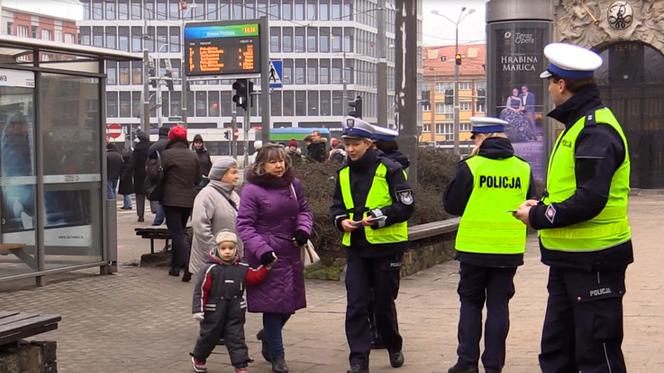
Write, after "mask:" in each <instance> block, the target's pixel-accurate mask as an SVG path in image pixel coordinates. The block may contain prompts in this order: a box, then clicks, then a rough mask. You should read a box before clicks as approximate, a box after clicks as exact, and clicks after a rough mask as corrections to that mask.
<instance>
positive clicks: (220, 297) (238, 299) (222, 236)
mask: <svg viewBox="0 0 664 373" xmlns="http://www.w3.org/2000/svg"><path fill="white" fill-rule="evenodd" d="M215 241H216V243H217V247H216V248H215V249H214V250H212V251H210V254H209V257H208V263H207V265H206V266H205V267H204V268H203V269H202V270H201V272H200V273H199V275H198V282H197V284H196V287H195V288H194V301H193V309H192V313H193V314H194V318H195V319H196V320H200V322H201V331H200V337H198V340H197V341H196V346H195V347H194V352H193V353H192V354H191V356H192V358H191V361H192V364H193V366H194V372H197V373H200V372H207V367H206V366H205V360H206V359H207V358H208V356H210V353H212V350H213V349H214V347H215V346H216V345H217V342H218V341H219V338H221V337H222V336H223V337H224V339H225V344H226V347H227V348H228V355H229V356H230V358H231V363H232V364H233V366H234V367H235V373H248V372H249V370H248V369H247V364H248V362H249V361H250V359H249V353H248V351H247V344H246V343H245V341H244V322H245V309H246V307H247V305H246V302H245V300H244V290H245V282H246V284H247V286H254V285H258V284H260V283H261V282H262V281H263V280H264V279H265V278H266V277H267V273H268V269H269V268H267V267H264V266H259V267H258V269H253V268H250V267H249V266H248V265H247V264H245V263H241V262H240V260H239V258H238V256H237V252H236V245H237V236H236V235H235V233H233V232H231V231H221V232H219V233H218V234H217V236H216V237H215Z"/></svg>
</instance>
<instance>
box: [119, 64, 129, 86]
mask: <svg viewBox="0 0 664 373" xmlns="http://www.w3.org/2000/svg"><path fill="white" fill-rule="evenodd" d="M118 73H119V74H118V82H119V83H120V85H129V61H121V62H120V63H119V67H118Z"/></svg>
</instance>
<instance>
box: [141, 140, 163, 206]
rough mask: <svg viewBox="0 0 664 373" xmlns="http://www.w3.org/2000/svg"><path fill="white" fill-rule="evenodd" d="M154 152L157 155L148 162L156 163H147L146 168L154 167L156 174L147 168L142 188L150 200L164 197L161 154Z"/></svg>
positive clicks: (159, 199)
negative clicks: (154, 163)
mask: <svg viewBox="0 0 664 373" xmlns="http://www.w3.org/2000/svg"><path fill="white" fill-rule="evenodd" d="M155 154H156V155H157V157H156V158H155V159H151V160H150V161H149V162H156V165H152V164H148V168H150V167H156V171H157V172H156V175H155V173H154V172H150V169H148V172H147V177H146V178H145V182H144V183H143V189H144V190H145V196H146V197H147V198H148V199H149V200H150V201H161V200H162V199H164V185H163V183H164V166H163V165H162V163H161V154H159V152H158V151H155Z"/></svg>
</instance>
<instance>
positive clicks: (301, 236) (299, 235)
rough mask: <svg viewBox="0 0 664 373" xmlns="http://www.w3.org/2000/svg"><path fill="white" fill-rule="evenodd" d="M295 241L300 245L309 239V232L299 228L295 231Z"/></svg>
mask: <svg viewBox="0 0 664 373" xmlns="http://www.w3.org/2000/svg"><path fill="white" fill-rule="evenodd" d="M294 236H295V242H296V243H297V245H298V246H302V245H304V244H306V243H307V240H308V239H309V234H308V233H307V232H305V231H303V230H301V229H298V230H296V231H295V235H294Z"/></svg>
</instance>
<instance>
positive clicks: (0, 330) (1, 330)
mask: <svg viewBox="0 0 664 373" xmlns="http://www.w3.org/2000/svg"><path fill="white" fill-rule="evenodd" d="M60 320H62V318H61V317H60V316H56V315H42V316H40V315H33V316H32V317H30V318H27V319H21V320H17V321H16V322H13V323H11V324H4V325H0V335H2V334H5V333H11V332H12V330H15V329H21V328H26V327H27V328H33V327H40V326H45V325H49V324H53V323H57V322H58V321H60Z"/></svg>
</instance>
